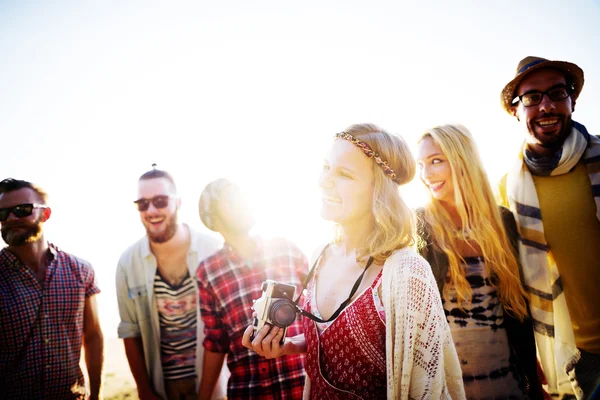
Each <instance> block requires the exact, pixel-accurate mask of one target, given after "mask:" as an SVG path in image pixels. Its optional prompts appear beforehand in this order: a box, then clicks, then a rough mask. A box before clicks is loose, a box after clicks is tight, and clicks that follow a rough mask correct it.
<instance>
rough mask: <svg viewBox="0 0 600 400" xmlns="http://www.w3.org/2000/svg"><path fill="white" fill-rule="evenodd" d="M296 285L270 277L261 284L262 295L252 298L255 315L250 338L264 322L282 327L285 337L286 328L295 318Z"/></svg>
mask: <svg viewBox="0 0 600 400" xmlns="http://www.w3.org/2000/svg"><path fill="white" fill-rule="evenodd" d="M295 294H296V286H294V285H286V284H285V283H279V282H275V281H272V280H270V279H268V280H266V281H264V282H263V284H262V296H261V297H260V298H258V299H256V300H254V305H253V306H252V309H253V310H254V311H256V317H254V321H252V327H253V328H254V329H253V331H252V338H254V335H255V334H256V332H258V331H259V330H260V329H261V328H262V327H263V326H264V325H265V324H269V325H272V326H273V325H274V326H278V327H280V328H283V329H284V331H283V337H282V338H281V343H282V344H283V340H284V339H285V335H286V333H287V328H288V326H290V325H291V324H293V323H294V321H295V320H296V305H295V304H294V300H293V298H294V295H295Z"/></svg>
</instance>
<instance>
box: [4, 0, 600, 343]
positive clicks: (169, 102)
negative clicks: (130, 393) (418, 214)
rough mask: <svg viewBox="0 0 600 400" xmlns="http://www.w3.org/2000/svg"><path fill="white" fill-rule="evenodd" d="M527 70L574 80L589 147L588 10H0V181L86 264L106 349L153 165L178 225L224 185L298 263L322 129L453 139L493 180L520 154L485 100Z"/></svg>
mask: <svg viewBox="0 0 600 400" xmlns="http://www.w3.org/2000/svg"><path fill="white" fill-rule="evenodd" d="M125 3H126V4H125ZM527 55H536V56H541V57H545V58H550V59H558V60H567V61H572V62H575V63H577V64H578V65H579V66H580V67H582V68H583V70H584V72H585V74H586V83H585V87H584V89H583V92H582V94H581V96H580V97H579V100H578V101H577V110H576V112H575V114H574V116H575V119H576V120H578V121H580V122H581V123H583V124H584V125H586V126H587V128H588V130H589V131H590V132H591V133H593V134H600V120H599V119H598V110H599V109H600V0H595V1H592V0H570V1H568V2H566V1H562V0H546V1H523V0H504V1H494V2H492V1H481V0H453V1H441V0H440V1H416V0H413V1H402V2H400V1H397V0H396V1H379V0H370V1H357V0H346V1H322V0H320V1H313V0H308V1H302V2H290V1H281V0H277V1H275V0H273V1H253V2H247V1H221V2H208V1H189V2H183V1H178V2H152V1H144V2H141V1H134V2H124V1H102V2H95V4H94V2H80V1H62V2H44V1H31V2H25V1H17V0H11V1H7V0H0V135H1V136H0V137H1V142H0V143H1V145H0V146H1V147H0V149H1V156H0V179H3V178H5V177H9V176H11V177H15V178H19V179H26V180H30V181H33V182H35V183H37V184H39V185H41V186H42V187H43V188H45V189H46V190H47V191H48V192H49V194H50V205H51V206H52V208H53V214H52V218H51V220H50V221H49V222H48V223H47V224H46V225H45V229H46V232H47V237H48V239H49V240H51V241H52V242H54V243H56V244H57V245H59V246H60V247H62V248H63V249H65V250H66V251H69V252H71V253H73V254H76V255H78V256H80V257H82V258H84V259H87V260H88V261H90V262H91V263H92V264H93V265H94V268H95V270H96V272H97V275H98V279H99V283H100V286H101V289H102V290H103V294H102V295H101V298H100V305H101V307H102V309H101V316H102V320H103V324H104V330H105V335H106V336H113V337H114V336H116V324H117V322H118V316H117V309H116V299H115V289H114V273H115V268H116V263H117V261H118V258H119V255H120V254H121V253H122V251H123V250H125V248H127V247H128V246H129V245H130V244H131V243H133V242H134V241H135V240H137V239H138V238H139V237H141V236H142V235H143V234H144V232H143V229H142V226H141V223H140V222H139V219H138V214H137V212H136V211H135V209H134V207H133V205H132V203H131V202H132V201H133V200H134V199H135V197H136V188H137V186H136V182H137V178H138V176H139V175H140V174H142V173H143V172H145V171H146V170H148V169H149V168H150V164H151V163H152V162H156V163H158V165H159V167H160V168H163V169H167V170H169V171H170V172H171V173H172V174H173V175H174V176H175V177H176V179H177V181H178V186H179V188H180V191H179V192H180V195H181V196H182V198H183V208H182V212H181V214H180V216H181V219H182V220H183V221H186V222H188V223H189V224H190V225H192V226H194V227H195V228H197V229H199V230H205V229H204V227H203V226H202V224H201V222H200V220H199V218H198V214H197V200H198V197H199V194H200V192H201V191H202V189H203V187H204V185H205V184H206V183H208V182H209V181H210V180H212V179H215V178H218V177H229V178H231V179H233V180H235V181H237V182H239V183H241V184H242V185H243V187H244V188H245V189H246V191H247V192H248V194H249V195H250V196H251V198H252V202H253V204H254V205H255V210H256V214H257V219H258V220H259V221H261V224H260V226H259V229H258V230H259V231H260V232H262V233H264V234H268V235H273V234H281V235H285V236H287V237H289V238H290V239H292V240H294V241H295V242H296V243H298V245H299V246H300V247H301V248H302V249H303V250H304V251H305V252H307V253H310V252H311V250H312V247H313V246H315V245H316V244H317V243H318V242H319V241H321V240H322V239H325V238H327V237H328V235H329V233H330V231H329V226H328V225H327V224H325V223H323V222H322V221H321V220H320V218H319V212H318V204H319V195H318V191H317V184H316V182H317V177H318V173H319V170H320V167H321V165H322V158H323V155H324V154H325V151H326V150H327V146H328V145H329V143H330V141H331V137H332V135H333V134H334V133H336V132H339V131H341V130H343V129H344V128H345V127H347V126H348V125H351V124H353V123H359V122H374V123H376V124H378V125H380V126H381V127H383V128H384V129H387V130H388V131H390V132H392V133H396V134H400V135H402V136H403V137H404V138H405V139H406V140H407V141H409V143H411V144H413V145H414V144H415V140H416V138H417V137H418V136H419V135H420V134H421V133H422V132H423V131H424V130H425V129H426V128H428V127H431V126H434V125H437V124H443V123H451V122H458V123H462V124H464V125H466V126H467V127H468V128H469V129H470V130H471V131H472V132H473V134H474V136H475V137H476V139H477V141H478V143H479V147H480V150H481V152H482V155H483V159H484V163H485V166H486V168H487V169H488V172H489V175H490V177H491V179H492V181H496V180H497V179H498V178H499V177H500V176H501V175H502V174H503V172H504V171H505V169H506V168H507V167H508V165H510V162H511V160H512V159H513V157H514V155H515V152H516V151H517V149H518V146H519V144H520V141H521V140H522V138H523V132H522V131H521V129H520V127H519V125H517V122H516V120H514V119H513V118H511V117H509V116H508V115H507V114H505V113H504V112H503V111H502V109H501V107H500V103H499V93H500V91H501V89H502V87H503V86H504V85H505V84H506V83H507V82H508V81H509V80H510V79H511V78H512V76H513V75H514V71H515V68H516V65H517V63H518V61H519V60H520V59H521V58H523V57H525V56H527ZM419 190H420V188H419V187H418V185H414V186H409V187H407V188H404V191H403V193H404V194H405V196H406V197H407V198H408V200H409V202H410V203H411V204H412V205H417V204H418V203H419V202H420V201H421V199H422V198H423V196H421V195H419V194H418V193H420V192H419Z"/></svg>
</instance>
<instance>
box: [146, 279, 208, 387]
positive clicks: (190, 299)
mask: <svg viewBox="0 0 600 400" xmlns="http://www.w3.org/2000/svg"><path fill="white" fill-rule="evenodd" d="M154 295H155V296H156V306H157V309H158V317H159V322H160V356H161V362H162V367H163V374H164V378H165V379H166V380H171V379H183V378H191V377H195V376H196V325H197V320H196V304H197V302H196V299H197V293H196V286H195V285H194V281H193V280H192V278H191V277H190V274H189V272H187V273H186V276H185V278H184V279H183V281H182V282H181V283H180V284H179V285H177V286H172V285H171V284H170V283H169V282H168V281H167V280H166V279H164V278H163V276H162V275H161V274H160V272H159V270H158V269H157V270H156V275H155V276H154Z"/></svg>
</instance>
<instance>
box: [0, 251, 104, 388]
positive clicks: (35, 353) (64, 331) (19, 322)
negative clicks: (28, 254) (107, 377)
mask: <svg viewBox="0 0 600 400" xmlns="http://www.w3.org/2000/svg"><path fill="white" fill-rule="evenodd" d="M50 252H51V254H52V259H51V261H50V264H49V265H48V267H47V269H46V278H45V282H44V287H43V288H42V286H41V285H40V284H39V283H38V281H37V280H36V278H35V275H34V273H33V272H32V271H31V270H30V269H29V268H28V267H26V266H25V265H24V264H23V263H22V262H21V261H20V260H19V259H18V258H17V257H16V256H15V255H14V254H12V253H11V252H9V251H8V250H7V249H6V248H4V249H2V250H1V251H0V396H1V397H2V398H6V399H79V398H84V396H85V383H84V378H83V374H82V372H81V369H80V368H79V361H80V352H81V344H82V336H83V317H84V307H85V299H86V298H88V297H89V296H91V295H94V294H96V293H100V289H98V286H97V283H96V278H95V275H94V271H93V269H92V267H91V265H90V264H89V263H87V262H85V261H83V260H81V259H79V258H77V257H74V256H72V255H70V254H67V253H65V252H63V251H60V250H58V249H57V248H56V247H55V246H54V245H50ZM28 338H29V341H28Z"/></svg>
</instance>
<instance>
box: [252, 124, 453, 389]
mask: <svg viewBox="0 0 600 400" xmlns="http://www.w3.org/2000/svg"><path fill="white" fill-rule="evenodd" d="M415 170H416V167H415V161H414V158H413V156H412V155H411V153H410V151H409V149H408V146H407V145H406V142H405V141H404V140H402V139H401V138H399V137H397V136H393V135H390V134H388V133H387V132H385V131H383V130H382V129H380V128H378V127H377V126H375V125H371V124H363V125H354V126H351V127H350V128H348V129H347V130H346V131H344V132H341V133H338V134H337V135H336V137H335V139H334V141H333V144H332V146H331V149H330V150H329V152H328V154H327V156H326V157H325V162H324V165H323V170H322V173H321V178H320V182H319V183H320V187H321V191H322V203H321V216H322V217H323V218H325V219H327V220H330V221H334V222H335V223H336V234H335V239H334V240H333V241H332V243H330V244H328V245H327V246H325V247H324V248H322V249H319V251H318V253H320V255H319V257H317V259H316V261H315V263H314V266H313V272H312V274H310V275H309V276H312V278H311V279H310V281H309V283H308V291H307V293H306V296H305V304H304V310H303V311H302V314H303V315H304V318H303V326H304V334H303V335H300V336H296V337H293V338H288V339H286V340H285V342H284V343H283V345H280V340H281V339H282V332H283V331H282V329H280V328H278V327H276V326H274V327H272V328H271V327H269V326H265V327H264V328H263V329H262V330H260V331H258V332H257V334H256V335H255V337H254V339H253V340H252V339H251V331H252V327H248V329H247V330H246V333H245V335H244V339H243V343H244V345H245V346H246V347H248V348H250V349H253V350H255V351H256V352H258V353H259V354H261V355H264V356H265V357H267V358H272V357H279V356H285V355H288V354H297V353H303V352H306V353H307V357H306V364H305V369H306V373H307V376H308V379H307V384H306V386H305V391H304V393H305V398H310V399H328V400H334V399H385V398H388V399H408V398H411V399H424V398H432V399H433V398H436V399H440V398H444V399H448V398H456V399H460V398H463V397H464V391H463V388H462V375H461V371H460V366H459V364H458V358H457V355H456V350H455V349H454V345H453V343H452V339H451V335H450V331H449V328H448V324H447V323H446V320H445V317H444V311H443V309H442V304H441V300H440V297H439V293H438V290H437V286H436V282H435V279H434V277H433V275H432V274H431V269H430V267H429V265H428V264H427V262H426V261H425V260H424V259H423V258H422V257H420V256H419V255H418V254H417V253H415V252H414V251H413V250H412V249H410V247H409V246H411V245H412V244H413V238H414V233H415V229H414V217H413V213H412V212H411V210H410V209H409V208H408V207H407V206H406V204H405V203H404V201H403V200H402V198H401V197H400V193H399V190H398V187H399V186H400V185H402V184H405V183H407V182H409V181H410V180H412V178H413V176H414V174H415Z"/></svg>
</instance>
